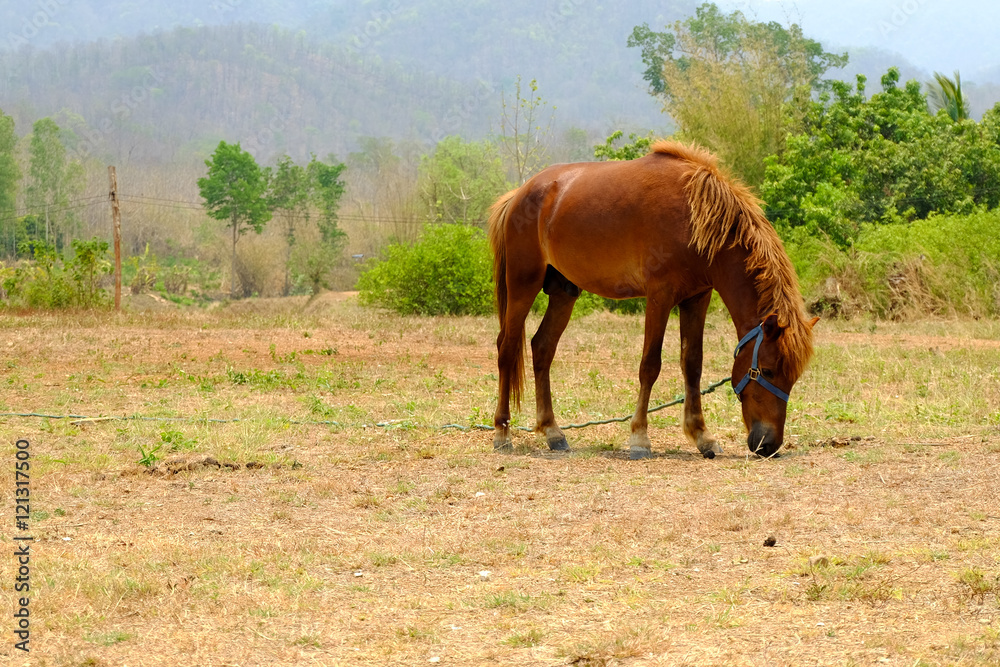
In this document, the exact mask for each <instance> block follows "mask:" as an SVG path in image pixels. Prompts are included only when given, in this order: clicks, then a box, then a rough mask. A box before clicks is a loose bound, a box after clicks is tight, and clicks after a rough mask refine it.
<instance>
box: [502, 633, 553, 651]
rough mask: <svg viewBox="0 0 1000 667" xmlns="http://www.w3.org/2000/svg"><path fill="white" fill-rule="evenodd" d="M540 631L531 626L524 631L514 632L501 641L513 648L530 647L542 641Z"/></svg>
mask: <svg viewBox="0 0 1000 667" xmlns="http://www.w3.org/2000/svg"><path fill="white" fill-rule="evenodd" d="M542 637H544V635H543V634H542V631H541V630H539V629H538V628H531V629H530V630H525V631H524V632H515V633H514V634H512V635H511V636H510V637H507V639H505V640H503V643H504V644H506V645H507V646H511V647H513V648H531V647H532V646H538V645H539V644H541V643H542Z"/></svg>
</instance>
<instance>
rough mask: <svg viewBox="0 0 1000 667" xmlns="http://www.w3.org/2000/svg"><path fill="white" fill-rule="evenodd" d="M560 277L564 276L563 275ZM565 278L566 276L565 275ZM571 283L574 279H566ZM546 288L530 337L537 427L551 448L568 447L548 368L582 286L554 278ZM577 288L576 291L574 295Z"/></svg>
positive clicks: (564, 448)
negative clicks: (539, 316) (555, 408)
mask: <svg viewBox="0 0 1000 667" xmlns="http://www.w3.org/2000/svg"><path fill="white" fill-rule="evenodd" d="M560 277H561V276H560ZM563 280H565V279H563ZM567 284H568V285H569V286H570V287H572V284H571V283H567ZM545 291H546V292H547V293H548V294H549V306H548V308H546V310H545V316H544V317H543V318H542V323H541V324H540V325H538V331H536V332H535V335H534V336H532V338H531V362H532V367H533V369H534V372H535V403H536V406H537V421H536V422H535V431H537V432H538V433H541V434H543V435H544V436H545V440H546V441H547V442H548V444H549V449H552V450H567V449H569V443H567V442H566V436H565V435H564V434H563V432H562V429H560V428H559V426H557V425H556V417H555V413H554V412H553V410H552V391H551V388H550V386H549V369H550V368H552V359H553V358H554V357H555V355H556V346H557V345H558V344H559V337H560V336H562V333H563V331H565V330H566V325H567V324H569V318H570V315H571V314H572V313H573V304H574V303H576V299H577V296H576V295H578V294H579V290H574V289H567V287H566V286H564V285H561V284H559V283H558V282H557V281H553V284H551V285H550V283H548V282H546V289H545ZM574 292H575V294H576V295H574Z"/></svg>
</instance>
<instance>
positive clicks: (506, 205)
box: [489, 188, 524, 408]
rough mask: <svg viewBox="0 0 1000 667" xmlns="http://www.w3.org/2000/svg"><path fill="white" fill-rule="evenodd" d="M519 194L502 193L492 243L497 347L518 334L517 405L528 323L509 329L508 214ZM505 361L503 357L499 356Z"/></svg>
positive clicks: (513, 388)
mask: <svg viewBox="0 0 1000 667" xmlns="http://www.w3.org/2000/svg"><path fill="white" fill-rule="evenodd" d="M515 194H517V188H515V189H513V190H511V191H510V192H508V193H507V194H505V195H502V196H501V197H500V198H499V199H497V200H496V202H495V203H494V204H493V206H492V208H490V219H489V227H490V247H491V248H492V249H493V281H494V282H495V283H496V299H497V316H498V317H499V318H500V336H499V338H498V339H497V348H498V349H499V348H500V347H501V346H502V345H503V341H504V339H506V338H507V337H508V336H515V338H514V339H513V340H514V341H515V344H514V346H513V347H514V349H515V353H514V358H513V360H512V362H511V364H512V366H513V367H512V368H510V369H509V371H510V394H511V399H512V400H513V401H514V405H515V407H518V408H519V407H520V406H521V389H522V387H523V386H524V327H523V326H522V327H521V328H520V330H519V331H507V330H506V322H507V233H506V230H507V217H508V216H509V215H510V203H511V201H513V199H514V195H515ZM498 361H499V363H503V360H502V359H499V360H498Z"/></svg>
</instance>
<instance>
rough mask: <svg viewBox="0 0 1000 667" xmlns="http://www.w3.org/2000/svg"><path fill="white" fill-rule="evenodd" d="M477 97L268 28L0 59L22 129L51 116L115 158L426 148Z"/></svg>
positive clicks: (4, 92)
mask: <svg viewBox="0 0 1000 667" xmlns="http://www.w3.org/2000/svg"><path fill="white" fill-rule="evenodd" d="M477 94H478V93H477V89H476V87H475V86H474V85H461V84H458V83H456V82H454V81H452V80H448V79H445V78H441V77H436V76H433V75H428V74H418V73H415V72H414V71H412V70H406V69H403V68H402V67H400V66H396V65H391V64H383V63H379V62H376V61H372V60H362V59H359V58H358V57H356V56H354V55H352V54H350V53H349V52H347V51H345V50H343V49H340V48H337V47H329V46H323V45H320V44H317V43H316V42H313V41H311V40H308V39H307V38H305V36H304V35H302V34H295V33H291V32H289V31H287V30H283V29H280V28H273V27H265V26H260V25H235V26H224V27H205V28H199V29H189V28H178V29H175V30H171V31H169V32H162V33H156V34H154V35H148V36H142V37H139V38H135V39H128V40H115V41H112V42H106V41H99V42H94V43H91V44H86V45H77V46H72V47H68V46H57V47H53V48H52V49H47V50H36V49H22V50H19V51H17V52H15V53H8V54H5V55H4V56H3V57H2V58H0V108H3V109H5V110H6V111H7V113H9V114H11V115H13V116H14V119H15V122H16V123H17V126H18V127H19V128H23V129H27V128H28V127H30V125H31V123H32V122H33V121H34V120H35V119H37V118H40V117H44V116H55V117H56V119H57V121H58V122H59V125H60V127H63V128H64V130H67V131H69V132H71V133H72V134H71V135H70V136H68V137H67V143H68V144H69V147H70V149H71V150H74V149H77V150H79V151H80V152H83V153H86V154H92V155H94V156H95V157H97V156H101V157H103V156H105V155H106V156H107V157H108V158H110V159H118V160H120V159H123V157H124V156H128V157H130V158H132V159H133V160H134V159H140V160H157V161H170V160H175V159H178V158H179V157H184V155H185V154H187V153H191V152H193V153H196V154H198V155H200V156H201V157H202V159H203V158H204V156H205V155H206V154H207V153H208V152H209V151H210V150H211V148H212V147H213V146H214V144H215V143H216V142H217V141H218V139H219V138H220V137H227V138H232V139H233V140H240V141H243V142H244V143H245V144H246V145H247V146H248V147H251V148H254V149H255V152H259V153H260V154H262V155H263V156H265V157H270V156H271V155H273V154H276V153H282V152H288V153H289V154H292V155H295V156H300V157H304V156H307V155H308V154H309V153H310V152H317V153H324V154H325V153H328V152H335V153H343V152H345V151H346V150H348V148H350V147H353V140H355V139H356V138H357V137H358V136H359V135H362V136H364V135H370V136H393V137H406V138H413V139H418V140H423V141H425V142H427V143H429V142H430V139H431V138H432V137H433V136H434V135H435V134H436V133H438V132H439V127H440V125H441V123H443V122H444V121H445V119H446V118H447V117H448V114H449V111H450V110H451V109H452V108H454V107H455V105H456V104H459V103H460V102H461V101H462V100H463V99H465V98H467V97H469V96H475V95H477ZM492 102H493V100H489V103H492ZM484 104H485V103H484ZM457 120H458V121H459V122H458V123H456V125H455V127H453V128H449V129H453V130H454V131H456V132H462V133H468V134H481V133H484V132H485V131H486V130H487V128H488V114H485V113H480V114H475V115H472V114H466V115H465V116H464V117H461V118H457Z"/></svg>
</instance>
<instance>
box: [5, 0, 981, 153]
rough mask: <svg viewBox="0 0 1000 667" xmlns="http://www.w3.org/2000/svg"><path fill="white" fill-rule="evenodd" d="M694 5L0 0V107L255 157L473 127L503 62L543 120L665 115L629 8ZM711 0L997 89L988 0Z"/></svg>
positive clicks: (74, 136)
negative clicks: (231, 146) (546, 115)
mask: <svg viewBox="0 0 1000 667" xmlns="http://www.w3.org/2000/svg"><path fill="white" fill-rule="evenodd" d="M698 4H700V2H699V0H660V1H655V0H633V1H632V2H629V3H624V2H620V3H608V2H602V1H599V0H507V1H506V2H504V3H499V2H495V1H492V2H487V1H486V0H421V1H412V2H404V1H403V0H370V1H366V2H357V1H353V2H348V1H346V0H323V1H321V0H313V1H308V2H299V3H294V4H290V3H279V2H277V1H276V0H260V1H257V0H255V1H253V2H250V1H248V0H210V1H209V2H204V1H202V0H199V1H197V2H196V1H194V0H180V1H178V2H172V3H163V2H135V1H134V0H129V1H125V0H107V1H106V2H101V3H97V2H93V1H92V2H82V1H79V0H73V1H71V0H15V1H14V2H3V3H0V25H2V26H5V29H6V32H3V31H0V108H3V109H4V110H5V111H6V112H7V113H12V114H13V115H14V117H15V120H16V122H17V127H18V131H19V132H20V133H24V132H26V131H27V130H28V128H29V127H30V124H31V123H32V122H33V121H34V120H35V119H37V118H39V117H42V116H46V115H57V121H58V122H59V123H60V125H61V126H62V127H64V128H65V130H66V132H67V137H68V139H69V140H70V141H71V142H73V143H76V144H78V145H79V146H80V147H81V148H82V150H84V152H95V151H96V152H102V153H105V154H109V156H110V157H114V158H116V159H118V158H120V157H121V156H122V155H124V154H129V155H131V156H132V157H142V158H146V159H154V158H160V159H170V158H173V157H176V156H178V155H185V154H191V155H199V156H200V155H204V154H205V153H206V152H207V151H208V150H210V148H211V147H212V146H214V144H215V143H217V142H218V140H219V139H220V138H226V139H228V140H239V141H242V142H244V144H247V145H249V146H251V147H256V149H255V152H258V153H259V154H260V155H261V156H263V157H265V158H266V157H269V156H270V155H273V154H274V153H277V152H286V151H287V152H289V153H290V154H292V155H293V156H295V157H305V156H306V155H308V153H309V152H316V153H319V154H321V155H324V154H326V153H328V152H335V153H337V154H340V155H343V154H345V153H346V152H348V151H350V150H352V149H354V147H356V146H357V145H358V140H359V138H361V137H365V136H386V137H392V138H394V139H397V140H411V141H414V142H417V143H419V144H422V145H430V144H432V143H433V142H434V141H436V140H437V139H439V138H441V137H442V136H445V135H446V134H453V133H454V134H461V135H463V136H465V137H466V138H477V139H478V138H482V137H484V136H486V135H487V134H488V133H489V132H490V129H491V126H493V127H495V125H496V120H497V118H498V117H499V115H500V106H501V94H502V93H506V94H507V95H508V96H509V95H510V93H511V92H512V89H513V83H514V81H515V80H516V77H517V76H519V75H520V76H522V77H523V80H524V81H525V82H527V81H529V80H530V79H533V78H535V79H537V80H538V83H539V92H540V94H541V96H542V98H543V99H544V100H545V101H546V102H547V103H548V104H549V105H550V106H554V107H555V116H554V119H555V125H556V127H557V131H560V132H561V131H563V130H565V129H566V128H569V127H580V128H584V130H585V131H586V134H587V136H588V138H589V139H595V140H599V139H600V138H602V137H603V136H606V135H607V134H608V133H609V132H610V131H612V130H614V129H619V128H620V129H625V130H626V131H629V130H647V129H654V130H655V131H657V132H658V133H663V132H664V131H666V130H667V129H668V127H669V120H668V119H667V118H666V117H665V116H664V115H663V114H662V112H661V109H660V105H659V103H658V102H657V101H656V100H655V99H654V98H652V97H651V96H650V95H649V94H648V93H647V91H646V84H645V82H644V81H643V80H642V77H641V72H642V70H643V65H642V63H641V60H640V54H639V52H638V51H637V50H636V49H629V48H627V47H626V40H627V38H628V35H629V34H630V33H631V31H632V29H633V27H634V26H636V25H638V24H640V23H644V22H645V23H649V25H650V26H651V27H653V28H654V29H663V28H664V26H666V25H668V24H671V23H673V22H674V21H676V20H680V19H683V18H684V17H686V16H689V15H691V14H692V13H693V11H694V9H695V7H696V6H697V5H698ZM718 4H719V5H720V7H722V8H723V9H724V10H726V11H731V10H733V9H740V10H741V11H744V13H746V14H747V15H748V16H750V17H752V18H756V19H758V20H778V21H780V22H782V23H787V22H789V21H794V22H799V23H800V24H801V25H802V26H803V27H804V29H805V32H806V34H807V35H809V36H810V37H813V38H818V39H820V40H821V41H822V42H823V43H824V45H825V46H826V47H827V48H828V49H829V50H837V51H839V50H849V52H850V55H851V62H850V64H849V65H848V67H846V68H845V69H844V70H843V71H841V72H839V73H836V75H837V76H839V77H841V78H844V79H846V80H849V81H853V80H854V76H855V74H856V73H863V74H865V75H866V76H868V78H869V84H868V91H869V92H870V93H871V92H877V91H878V90H879V86H878V81H879V78H880V77H881V75H882V74H883V73H884V72H885V70H886V69H887V68H888V67H889V66H891V65H896V66H898V67H899V68H900V70H901V72H902V75H903V78H904V79H908V78H917V79H918V80H922V81H927V80H929V79H930V77H931V73H932V71H933V70H935V69H936V70H938V71H943V72H946V73H948V74H951V72H952V71H953V70H954V69H956V68H959V69H962V70H963V79H964V81H965V84H966V88H967V90H968V91H969V97H970V99H971V100H972V102H973V112H974V113H975V114H977V115H978V114H979V113H981V112H982V111H983V110H984V109H985V108H987V107H988V106H992V103H993V102H995V101H996V99H998V97H1000V90H998V88H1000V86H998V84H1000V53H998V50H1000V46H998V44H1000V42H997V41H995V40H983V39H980V37H981V36H982V33H983V30H984V29H985V28H984V27H983V26H992V25H994V22H992V21H990V20H988V19H989V18H990V17H991V16H992V15H993V14H996V13H997V10H995V9H993V6H992V5H990V4H988V3H986V2H980V3H975V2H965V3H953V4H951V5H948V9H947V10H945V9H943V8H942V6H940V5H942V3H930V2H929V0H913V2H911V3H894V2H890V1H888V0H878V1H876V2H862V1H861V0H842V1H840V2H836V3H835V2H831V1H829V0H822V1H821V0H798V2H788V1H785V0H780V1H779V0H772V1H758V2H738V1H732V0H724V1H723V0H720V2H719V3H718ZM275 26H279V27H275ZM951 26H955V29H954V30H953V29H952V28H951ZM918 45H919V46H920V48H917V46H918ZM914 59H915V60H914ZM911 60H912V63H911ZM970 63H975V64H976V66H977V67H976V70H975V71H976V72H978V73H979V75H980V76H981V79H982V80H981V81H977V80H976V79H975V75H974V74H973V73H972V72H971V71H970V69H971V65H970ZM991 82H992V83H991Z"/></svg>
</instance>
